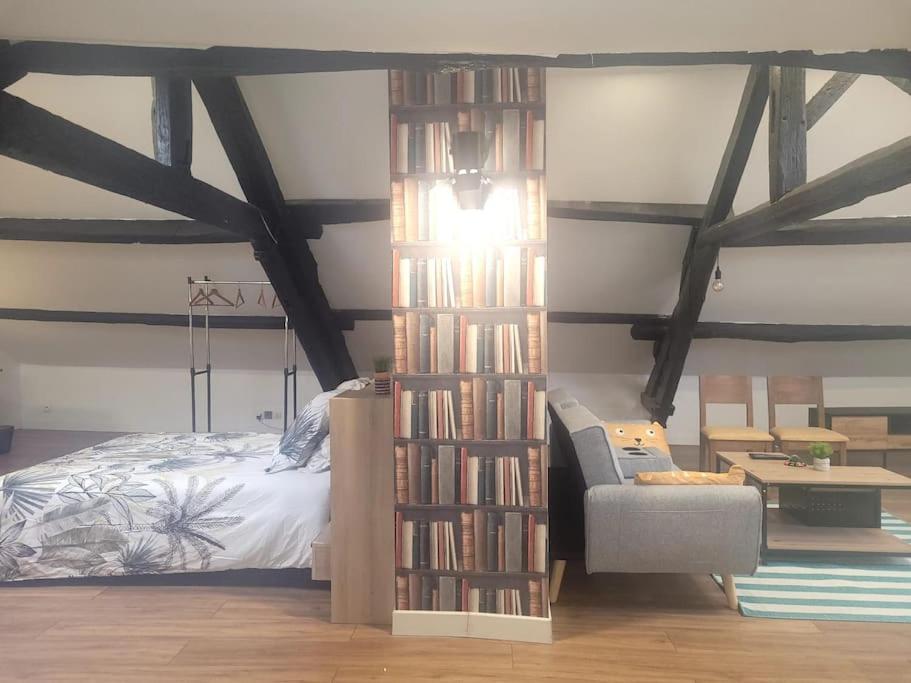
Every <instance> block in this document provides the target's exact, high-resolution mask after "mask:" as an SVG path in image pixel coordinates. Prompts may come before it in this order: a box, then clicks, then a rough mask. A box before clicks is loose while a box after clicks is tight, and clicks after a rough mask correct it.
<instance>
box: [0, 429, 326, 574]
mask: <svg viewBox="0 0 911 683" xmlns="http://www.w3.org/2000/svg"><path fill="white" fill-rule="evenodd" d="M278 439H279V435H276V434H255V433H216V434H132V435H129V436H123V437H120V438H117V439H114V440H112V441H108V442H106V443H103V444H100V445H98V446H94V447H92V448H87V449H84V450H81V451H77V452H76V453H72V454H70V455H65V456H62V457H60V458H55V459H53V460H48V461H47V462H44V463H40V464H38V465H34V466H33V467H29V468H27V469H24V470H19V471H18V472H12V473H10V474H7V475H5V476H3V477H0V580H5V581H11V580H21V579H54V578H64V577H75V576H112V575H128V574H156V573H165V572H195V571H221V570H225V569H250V568H264V569H271V568H281V567H309V566H310V564H311V551H310V544H311V542H312V541H313V540H314V539H315V538H316V536H317V535H318V534H319V532H320V530H322V529H323V528H324V527H325V526H326V524H327V523H328V521H329V473H328V472H324V473H320V474H312V473H308V472H304V471H300V470H291V471H287V472H280V473H277V474H266V473H265V472H264V471H263V470H264V468H265V467H266V466H267V465H268V464H269V460H270V456H271V454H272V450H273V449H274V447H275V445H276V443H277V442H278Z"/></svg>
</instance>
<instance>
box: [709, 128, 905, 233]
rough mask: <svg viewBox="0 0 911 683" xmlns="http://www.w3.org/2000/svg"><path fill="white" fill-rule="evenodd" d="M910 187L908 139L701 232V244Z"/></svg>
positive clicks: (764, 229) (779, 225)
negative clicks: (905, 186)
mask: <svg viewBox="0 0 911 683" xmlns="http://www.w3.org/2000/svg"><path fill="white" fill-rule="evenodd" d="M909 182H911V137H906V138H902V139H901V140H899V141H898V142H895V143H893V144H891V145H888V146H887V147H883V148H881V149H878V150H876V151H875V152H871V153H870V154H865V155H864V156H862V157H860V158H859V159H857V160H855V161H852V162H851V163H850V164H847V165H845V166H842V167H841V168H838V169H836V170H834V171H832V172H831V173H827V174H826V175H824V176H822V177H820V178H817V179H816V180H812V181H810V182H809V183H807V184H805V185H801V186H800V187H798V188H797V189H796V190H793V191H791V192H789V193H788V194H786V195H784V196H783V197H782V198H781V199H779V200H778V201H777V202H771V203H766V204H762V205H760V206H757V207H756V208H754V209H751V210H750V211H747V212H746V213H742V214H740V215H739V216H734V217H733V218H729V219H727V220H725V221H722V222H721V223H718V224H716V225H713V226H711V227H710V228H708V229H706V230H704V231H701V232H700V234H699V242H700V243H701V244H704V245H711V244H718V243H722V242H735V241H736V242H744V241H747V240H750V239H752V238H754V237H759V236H760V235H763V234H765V233H767V232H772V231H775V230H779V229H781V228H784V227H787V226H789V225H795V224H797V223H800V222H802V221H807V220H810V219H812V218H816V217H817V216H822V215H825V214H827V213H829V212H831V211H835V210H836V209H840V208H842V207H845V206H851V205H852V204H856V203H857V202H859V201H861V200H863V199H866V198H867V197H869V196H871V195H875V194H880V193H883V192H888V191H889V190H894V189H896V188H898V187H901V186H902V185H905V184H907V183H909Z"/></svg>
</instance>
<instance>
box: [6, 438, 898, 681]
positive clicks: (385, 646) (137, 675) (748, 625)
mask: <svg viewBox="0 0 911 683" xmlns="http://www.w3.org/2000/svg"><path fill="white" fill-rule="evenodd" d="M17 436H19V435H18V434H17ZM52 436H53V439H52V441H53V443H52V445H53V446H54V448H52V449H48V448H43V447H41V444H40V439H39V440H36V439H30V438H28V437H26V438H25V439H22V441H21V443H22V444H24V445H26V446H28V448H30V449H31V451H32V456H35V454H45V455H47V454H48V453H49V452H50V451H54V450H55V449H56V451H59V452H56V455H60V454H62V453H65V452H67V451H68V450H72V448H66V447H65V441H66V440H65V439H64V438H63V437H62V436H61V435H60V434H54V435H52ZM105 436H107V435H105ZM78 445H79V446H80V447H81V446H85V445H91V439H90V438H89V437H87V436H85V435H81V436H80V438H79V440H78ZM675 451H680V454H679V455H680V460H681V461H682V462H681V465H682V466H689V465H688V463H689V461H688V460H687V458H689V457H690V456H691V455H693V454H691V453H689V451H687V450H686V449H682V450H681V449H679V448H676V449H675ZM36 457H37V456H36ZM48 457H50V456H48ZM675 457H677V453H676V452H675ZM893 463H894V464H895V465H896V466H897V467H896V468H897V469H899V468H904V469H902V470H900V471H903V472H905V473H907V471H906V470H907V467H906V464H907V459H905V460H902V459H901V458H899V457H894V458H892V459H891V460H890V465H891V464H893ZM0 468H2V464H0ZM884 501H885V506H886V507H887V509H889V510H891V511H892V512H893V514H896V515H898V516H900V517H904V518H905V519H911V495H909V494H898V495H894V496H893V495H891V494H890V495H888V496H884ZM553 616H554V640H555V642H554V644H553V645H550V646H548V645H531V644H521V643H504V642H496V641H483V640H459V639H447V638H402V637H393V636H391V635H390V633H389V630H388V628H378V627H371V626H350V625H337V624H331V623H329V592H328V591H325V590H318V589H314V588H312V587H301V588H296V587H275V586H255V585H254V586H250V585H244V586H229V585H218V586H124V585H116V586H95V585H92V586H86V585H54V586H47V585H35V584H8V585H0V680H2V681H7V680H33V681H34V680H37V681H110V682H115V681H116V682H117V683H122V682H123V681H161V680H173V681H190V682H195V681H212V680H221V681H315V682H320V683H324V682H325V683H329V682H334V683H346V682H349V681H385V682H393V681H394V682H396V683H398V682H399V681H402V682H414V681H435V682H437V683H439V682H443V683H450V682H453V683H454V682H456V681H459V682H460V683H461V682H463V681H465V682H473V681H474V682H477V683H492V682H494V681H520V682H522V683H530V682H532V681H545V682H546V681H552V682H555V683H557V682H559V683H567V682H569V681H580V682H592V683H594V682H596V681H597V682H601V683H603V682H605V681H611V682H615V681H616V682H619V681H623V682H626V681H642V682H655V683H668V682H671V681H672V682H674V683H677V682H691V683H695V682H697V681H698V682H700V683H703V682H704V683H716V682H718V681H743V682H751V683H752V682H756V683H758V682H760V681H785V680H786V681H826V682H827V683H834V682H838V681H858V682H861V683H862V682H870V683H885V682H886V681H888V682H890V683H891V682H892V681H908V682H909V683H911V624H884V623H850V622H813V621H796V620H776V619H754V618H744V617H741V616H740V615H738V614H737V613H736V612H733V611H732V610H729V609H727V607H726V606H725V600H724V596H723V594H722V592H721V590H720V589H719V588H718V587H717V586H716V585H715V583H714V582H713V581H712V580H711V578H710V577H708V576H677V575H654V574H653V575H633V574H626V575H596V576H589V575H587V574H586V573H585V570H584V567H583V566H582V565H581V564H579V563H570V565H569V567H568V569H567V573H566V578H565V580H564V587H563V592H562V593H561V596H560V602H559V603H558V604H557V605H555V606H554V609H553Z"/></svg>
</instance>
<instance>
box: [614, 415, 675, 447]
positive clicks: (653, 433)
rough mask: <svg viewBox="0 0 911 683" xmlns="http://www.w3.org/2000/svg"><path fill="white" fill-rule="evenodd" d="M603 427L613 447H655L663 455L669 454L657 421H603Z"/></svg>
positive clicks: (662, 431) (664, 437)
mask: <svg viewBox="0 0 911 683" xmlns="http://www.w3.org/2000/svg"><path fill="white" fill-rule="evenodd" d="M604 429H606V430H607V438H608V439H610V442H611V445H612V446H613V447H614V448H617V449H623V450H625V451H637V450H641V449H643V448H656V449H658V450H659V451H661V452H662V453H664V454H665V455H670V454H671V448H670V446H668V445H667V437H666V436H665V435H664V427H662V426H661V425H660V424H658V423H657V422H652V423H651V424H649V423H648V422H644V421H642V422H605V423H604Z"/></svg>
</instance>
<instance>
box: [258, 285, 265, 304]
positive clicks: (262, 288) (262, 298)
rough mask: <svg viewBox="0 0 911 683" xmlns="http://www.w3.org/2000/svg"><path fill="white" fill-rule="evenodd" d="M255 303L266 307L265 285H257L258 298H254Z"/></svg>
mask: <svg viewBox="0 0 911 683" xmlns="http://www.w3.org/2000/svg"><path fill="white" fill-rule="evenodd" d="M256 303H257V304H259V305H260V306H262V307H263V308H265V307H266V287H265V285H260V286H259V298H258V299H257V300H256Z"/></svg>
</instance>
